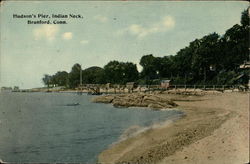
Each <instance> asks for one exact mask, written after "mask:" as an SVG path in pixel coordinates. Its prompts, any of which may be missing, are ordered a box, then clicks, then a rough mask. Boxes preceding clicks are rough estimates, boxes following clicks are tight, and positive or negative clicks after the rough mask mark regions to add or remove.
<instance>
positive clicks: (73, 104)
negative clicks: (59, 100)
mask: <svg viewBox="0 0 250 164" xmlns="http://www.w3.org/2000/svg"><path fill="white" fill-rule="evenodd" d="M77 105H80V104H79V103H72V104H67V105H66V106H77Z"/></svg>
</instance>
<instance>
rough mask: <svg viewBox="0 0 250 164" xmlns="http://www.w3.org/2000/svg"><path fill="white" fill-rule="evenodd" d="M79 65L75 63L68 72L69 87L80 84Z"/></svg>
mask: <svg viewBox="0 0 250 164" xmlns="http://www.w3.org/2000/svg"><path fill="white" fill-rule="evenodd" d="M80 71H81V65H80V64H78V63H76V64H74V65H73V67H72V69H71V71H70V73H69V87H70V88H76V87H77V86H78V85H79V84H80Z"/></svg>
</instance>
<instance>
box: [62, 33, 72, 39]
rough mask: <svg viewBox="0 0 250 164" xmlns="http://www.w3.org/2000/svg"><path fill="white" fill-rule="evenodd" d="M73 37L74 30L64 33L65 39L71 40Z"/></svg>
mask: <svg viewBox="0 0 250 164" xmlns="http://www.w3.org/2000/svg"><path fill="white" fill-rule="evenodd" d="M72 37H73V34H72V32H65V33H63V34H62V38H63V39H64V40H70V39H72Z"/></svg>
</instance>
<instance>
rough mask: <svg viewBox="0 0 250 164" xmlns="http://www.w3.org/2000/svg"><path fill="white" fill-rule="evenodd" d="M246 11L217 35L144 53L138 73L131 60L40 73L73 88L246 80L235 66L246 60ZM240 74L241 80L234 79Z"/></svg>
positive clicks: (46, 80)
mask: <svg viewBox="0 0 250 164" xmlns="http://www.w3.org/2000/svg"><path fill="white" fill-rule="evenodd" d="M248 39H249V15H248V10H245V11H243V12H242V14H241V23H240V24H235V25H234V26H233V27H231V28H229V29H228V30H226V32H225V34H223V35H222V36H220V35H219V34H217V33H211V34H208V35H205V36H204V37H202V38H200V39H195V40H193V41H192V42H190V43H189V45H188V46H186V47H185V48H182V49H180V50H179V51H178V52H177V53H176V55H170V56H163V57H155V56H153V54H148V55H144V56H142V57H141V59H140V65H141V66H142V68H143V69H142V71H141V72H140V73H139V72H138V70H137V67H136V64H134V63H132V62H120V61H110V62H109V63H107V64H106V65H105V66H104V67H103V68H101V67H97V66H93V67H90V68H87V69H84V70H81V69H82V68H81V66H80V65H79V64H78V63H77V64H74V65H73V67H72V69H71V71H70V72H66V71H58V72H57V73H55V74H54V75H48V74H46V75H44V77H43V79H42V80H43V83H44V84H45V85H48V86H49V85H56V86H65V87H68V88H75V87H77V86H78V85H79V84H80V72H81V71H82V83H83V84H105V83H113V84H126V83H127V82H132V81H133V82H137V83H139V84H156V83H159V81H160V80H161V79H171V80H172V81H173V83H174V84H213V85H215V84H217V85H225V84H228V85H231V84H234V83H246V81H247V80H248V78H249V76H248V75H249V73H250V72H249V70H241V69H239V66H240V65H241V64H243V63H244V62H245V61H247V60H249V40H248ZM239 75H242V77H243V79H242V80H241V81H235V80H234V79H236V77H238V76H239Z"/></svg>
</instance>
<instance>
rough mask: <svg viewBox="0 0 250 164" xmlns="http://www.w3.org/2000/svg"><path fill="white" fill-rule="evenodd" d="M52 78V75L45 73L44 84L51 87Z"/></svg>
mask: <svg viewBox="0 0 250 164" xmlns="http://www.w3.org/2000/svg"><path fill="white" fill-rule="evenodd" d="M51 79H52V76H50V75H48V74H45V75H44V77H43V78H42V81H43V83H44V85H46V86H47V87H49V85H50V84H51Z"/></svg>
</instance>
